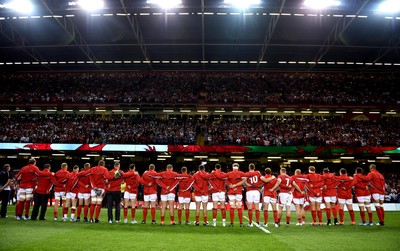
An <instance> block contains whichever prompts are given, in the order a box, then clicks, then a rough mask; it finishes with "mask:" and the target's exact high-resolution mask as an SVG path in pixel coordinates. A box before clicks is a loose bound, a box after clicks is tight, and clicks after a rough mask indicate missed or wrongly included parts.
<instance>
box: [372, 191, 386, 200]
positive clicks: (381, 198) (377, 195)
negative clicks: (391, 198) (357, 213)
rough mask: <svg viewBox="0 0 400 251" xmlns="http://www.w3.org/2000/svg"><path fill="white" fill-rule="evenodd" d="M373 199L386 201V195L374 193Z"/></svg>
mask: <svg viewBox="0 0 400 251" xmlns="http://www.w3.org/2000/svg"><path fill="white" fill-rule="evenodd" d="M372 198H373V199H374V201H375V200H382V201H383V200H384V199H385V195H383V194H379V193H373V194H372Z"/></svg>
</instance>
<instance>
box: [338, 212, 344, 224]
mask: <svg viewBox="0 0 400 251" xmlns="http://www.w3.org/2000/svg"><path fill="white" fill-rule="evenodd" d="M339 218H340V222H343V221H344V210H343V209H339Z"/></svg>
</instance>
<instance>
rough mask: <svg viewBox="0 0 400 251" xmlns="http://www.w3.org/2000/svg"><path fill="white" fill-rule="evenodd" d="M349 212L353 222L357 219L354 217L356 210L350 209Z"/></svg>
mask: <svg viewBox="0 0 400 251" xmlns="http://www.w3.org/2000/svg"><path fill="white" fill-rule="evenodd" d="M349 213H350V219H351V222H352V223H353V222H354V221H355V218H354V210H350V211H349Z"/></svg>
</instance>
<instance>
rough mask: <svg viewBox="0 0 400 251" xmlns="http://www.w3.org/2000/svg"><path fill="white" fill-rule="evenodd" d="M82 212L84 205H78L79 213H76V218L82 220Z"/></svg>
mask: <svg viewBox="0 0 400 251" xmlns="http://www.w3.org/2000/svg"><path fill="white" fill-rule="evenodd" d="M81 212H82V205H78V212H77V213H76V217H78V218H80V217H81Z"/></svg>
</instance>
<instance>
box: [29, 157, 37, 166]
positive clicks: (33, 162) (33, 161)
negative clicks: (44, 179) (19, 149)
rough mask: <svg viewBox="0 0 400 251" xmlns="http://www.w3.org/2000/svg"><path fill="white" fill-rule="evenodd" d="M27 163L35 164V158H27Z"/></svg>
mask: <svg viewBox="0 0 400 251" xmlns="http://www.w3.org/2000/svg"><path fill="white" fill-rule="evenodd" d="M28 163H29V164H31V165H34V164H36V159H35V158H30V159H29V160H28Z"/></svg>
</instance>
